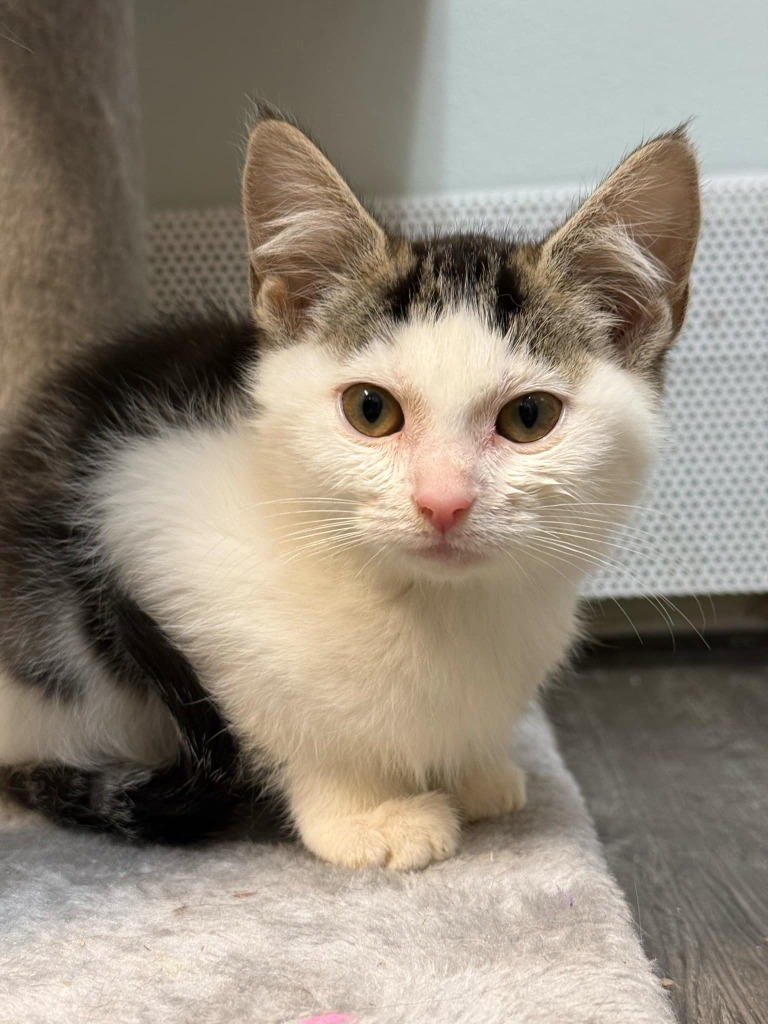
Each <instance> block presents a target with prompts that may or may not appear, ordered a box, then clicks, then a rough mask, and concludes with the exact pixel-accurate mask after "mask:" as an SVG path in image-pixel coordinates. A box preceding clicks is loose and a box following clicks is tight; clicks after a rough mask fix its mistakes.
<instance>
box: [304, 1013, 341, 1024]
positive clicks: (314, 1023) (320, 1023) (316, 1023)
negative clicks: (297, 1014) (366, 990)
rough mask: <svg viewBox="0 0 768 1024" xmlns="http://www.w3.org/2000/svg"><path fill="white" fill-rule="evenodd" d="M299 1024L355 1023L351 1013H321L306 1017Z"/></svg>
mask: <svg viewBox="0 0 768 1024" xmlns="http://www.w3.org/2000/svg"><path fill="white" fill-rule="evenodd" d="M299 1024H355V1018H354V1017H353V1016H352V1015H351V1014H349V1013H321V1014H319V1015H318V1016H317V1017H305V1018H304V1019H303V1020H300V1021H299Z"/></svg>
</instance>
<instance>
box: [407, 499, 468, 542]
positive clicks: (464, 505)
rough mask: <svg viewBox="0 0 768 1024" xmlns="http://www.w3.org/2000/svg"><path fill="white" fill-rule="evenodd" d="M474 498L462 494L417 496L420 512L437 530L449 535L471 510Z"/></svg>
mask: <svg viewBox="0 0 768 1024" xmlns="http://www.w3.org/2000/svg"><path fill="white" fill-rule="evenodd" d="M474 500H475V499H474V498H473V497H472V496H471V495H469V494H461V493H453V494H451V493H447V494H445V493H437V492H434V493H430V492H428V491H426V492H421V493H420V494H417V495H416V504H417V505H418V508H419V512H421V513H422V514H423V515H425V516H426V517H427V519H429V521H430V522H431V523H432V525H433V526H434V528H435V529H436V530H439V531H440V533H443V534H444V533H447V532H448V531H449V530H450V529H451V527H453V526H455V525H456V523H457V522H458V521H459V520H460V519H461V517H462V515H463V514H464V513H465V512H466V511H467V509H468V508H471V506H472V504H473V502H474Z"/></svg>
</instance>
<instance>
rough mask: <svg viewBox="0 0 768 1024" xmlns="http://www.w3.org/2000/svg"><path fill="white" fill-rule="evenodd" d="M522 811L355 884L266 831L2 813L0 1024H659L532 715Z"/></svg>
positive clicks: (567, 790) (523, 748) (625, 916)
mask: <svg viewBox="0 0 768 1024" xmlns="http://www.w3.org/2000/svg"><path fill="white" fill-rule="evenodd" d="M517 746H518V757H519V758H520V761H521V763H522V764H524V766H525V767H526V768H527V770H528V772H529V784H530V785H529V806H528V807H527V808H526V810H524V811H523V812H521V813H519V814H516V815H513V816H510V817H508V818H506V819H501V820H498V821H495V822H485V823H481V824H478V825H475V826H472V827H471V828H469V829H468V830H467V833H466V837H465V842H464V846H463V849H462V851H461V853H460V855H459V856H457V857H456V858H455V859H453V860H450V861H446V862H445V863H442V864H438V865H433V866H431V867H429V868H428V869H427V870H425V871H422V872H418V873H413V874H406V875H400V874H394V873H390V872H386V871H384V870H369V871H366V872H360V873H355V872H353V871H349V870H346V869H341V868H336V867H330V866H328V865H326V864H322V863H319V862H318V861H317V860H315V859H314V858H313V857H312V856H311V855H310V854H308V853H307V852H305V851H304V850H303V849H302V848H300V847H299V846H297V845H295V844H293V843H291V842H290V841H285V840H279V839H277V838H276V837H275V836H271V837H269V836H267V837H266V838H265V837H264V836H263V835H262V836H253V835H248V836H242V835H238V836H236V837H228V838H219V839H218V840H212V841H209V842H207V843H206V844H204V845H201V846H196V847H188V848H181V849H179V848H163V847H138V846H130V845H126V844H124V843H122V842H119V841H116V840H112V839H109V838H106V837H103V836H97V835H90V834H81V833H75V832H65V831H61V830H58V829H56V828H54V827H53V826H50V825H48V824H47V823H45V822H42V821H40V820H39V819H38V818H37V817H36V816H33V815H31V814H29V813H28V812H25V811H20V810H19V811H16V810H14V809H12V808H10V807H6V808H5V810H4V811H2V812H0V815H1V816H0V941H1V943H2V945H1V946H0V1024H72V1022H78V1024H87V1022H98V1024H101V1022H110V1024H111V1022H119V1024H150V1022H151V1024H156V1022H160V1021H162V1022H163V1024H177V1022H187V1021H189V1022H192V1021H194V1022H196V1024H240V1022H243V1024H245V1022H248V1024H301V1022H303V1024H308V1022H312V1024H321V1022H322V1024H406V1022H438V1024H443V1022H445V1024H470V1022H471V1024H496V1022H499V1024H501V1022H504V1024H509V1022H513V1024H670V1022H672V1021H673V1019H674V1018H673V1016H672V1013H671V1010H670V1009H669V1005H668V1002H667V999H666V996H665V994H664V992H663V990H662V989H661V986H660V982H659V979H658V977H657V976H656V975H655V974H654V973H653V970H652V968H651V965H650V964H649V963H648V962H647V960H646V959H645V957H644V955H643V953H642V951H641V948H640V944H639V941H638V937H637V935H636V933H635V931H634V929H633V926H632V925H631V923H630V917H629V912H628V909H627V907H626V904H625V902H624V899H623V897H622V895H621V893H620V892H619V889H618V887H617V885H616V883H615V882H614V881H613V880H612V878H611V877H610V876H609V874H608V872H607V870H606V866H605V862H604V860H603V857H602V854H601V852H600V847H599V844H598V842H597V839H596V836H595V834H594V830H593V827H592V824H591V821H590V819H589V816H588V814H587V812H586V810H585V807H584V804H583V801H582V799H581V796H580V794H579V791H578V789H577V787H576V784H575V782H574V781H573V779H572V777H571V775H570V774H569V772H568V771H567V770H566V768H565V767H564V765H563V763H562V761H561V759H560V756H559V754H558V752H557V750H556V748H555V744H554V740H553V737H552V734H551V731H550V729H549V726H548V724H547V723H546V721H545V720H544V718H543V716H542V715H541V714H540V713H539V712H538V711H535V712H533V713H532V714H531V715H530V716H529V718H528V719H527V720H526V721H525V722H524V723H523V727H522V728H521V730H520V735H519V737H518V741H517Z"/></svg>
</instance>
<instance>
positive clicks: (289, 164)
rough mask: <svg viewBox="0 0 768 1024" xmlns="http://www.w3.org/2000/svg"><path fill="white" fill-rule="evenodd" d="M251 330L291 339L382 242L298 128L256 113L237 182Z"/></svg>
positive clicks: (271, 115)
mask: <svg viewBox="0 0 768 1024" xmlns="http://www.w3.org/2000/svg"><path fill="white" fill-rule="evenodd" d="M243 209H244V213H245V223H246V229H247V235H248V247H249V253H250V275H251V302H252V306H253V313H254V317H255V319H256V322H257V323H258V324H259V325H260V326H262V327H264V328H266V329H267V331H268V332H270V333H272V334H276V335H277V336H278V337H288V338H292V337H296V335H298V334H299V333H300V332H301V331H302V329H303V328H304V327H305V326H306V325H307V322H308V320H309V319H310V318H311V317H312V314H313V312H314V311H315V310H316V308H317V305H318V304H319V303H321V302H322V300H323V298H324V296H325V295H326V294H327V292H328V289H329V288H331V287H333V286H334V285H336V284H338V283H339V282H343V280H344V279H345V277H351V276H359V275H360V274H365V271H366V268H367V267H369V266H370V265H372V264H373V263H374V262H375V260H376V259H377V256H378V257H379V258H380V256H381V254H382V252H383V250H384V248H385V246H386V236H385V234H384V232H383V230H382V229H381V227H380V226H379V225H378V224H377V223H376V222H375V221H374V220H373V218H372V217H371V216H370V215H369V214H368V213H367V212H366V211H365V209H364V208H363V206H362V205H361V204H360V202H359V201H358V200H357V199H356V197H355V195H354V194H353V192H352V190H351V189H350V188H349V186H348V185H347V184H346V182H345V181H344V179H343V178H342V177H341V175H340V174H339V173H338V171H337V170H336V169H335V168H334V167H333V166H332V165H331V163H330V162H329V161H328V160H327V159H326V157H325V156H323V154H322V153H321V152H320V150H319V149H318V148H317V147H316V146H315V145H314V144H313V143H312V142H311V141H310V140H309V139H308V138H307V136H306V135H304V134H303V132H301V131H300V130H299V129H298V128H297V127H295V126H294V125H293V124H291V123H290V122H288V121H286V120H284V119H283V118H282V117H281V116H280V115H279V114H277V113H276V112H275V111H273V110H271V109H269V108H266V109H261V110H260V111H259V117H258V120H257V121H256V123H255V125H254V127H253V129H252V131H251V136H250V140H249V143H248V151H247V156H246V161H245V171H244V174H243Z"/></svg>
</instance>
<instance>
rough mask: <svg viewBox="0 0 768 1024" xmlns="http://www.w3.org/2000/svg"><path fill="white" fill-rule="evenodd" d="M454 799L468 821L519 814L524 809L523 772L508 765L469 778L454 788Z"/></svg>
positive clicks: (512, 765) (514, 765) (515, 766)
mask: <svg viewBox="0 0 768 1024" xmlns="http://www.w3.org/2000/svg"><path fill="white" fill-rule="evenodd" d="M456 799H457V801H458V804H459V807H460V809H461V812H462V814H463V815H464V818H465V819H466V820H467V821H480V820H481V819H483V818H498V817H500V816H501V815H502V814H509V813H511V812H512V811H520V810H522V809H523V807H525V772H524V771H523V770H522V769H521V768H518V767H517V765H516V764H514V763H513V762H512V761H509V762H507V763H505V764H503V765H500V766H498V767H496V768H492V769H490V770H488V771H487V772H478V773H477V774H472V775H468V776H467V777H466V778H464V779H463V780H462V782H461V783H460V784H459V785H458V786H457V788H456Z"/></svg>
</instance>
